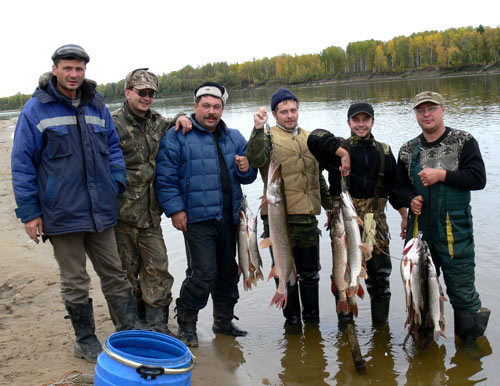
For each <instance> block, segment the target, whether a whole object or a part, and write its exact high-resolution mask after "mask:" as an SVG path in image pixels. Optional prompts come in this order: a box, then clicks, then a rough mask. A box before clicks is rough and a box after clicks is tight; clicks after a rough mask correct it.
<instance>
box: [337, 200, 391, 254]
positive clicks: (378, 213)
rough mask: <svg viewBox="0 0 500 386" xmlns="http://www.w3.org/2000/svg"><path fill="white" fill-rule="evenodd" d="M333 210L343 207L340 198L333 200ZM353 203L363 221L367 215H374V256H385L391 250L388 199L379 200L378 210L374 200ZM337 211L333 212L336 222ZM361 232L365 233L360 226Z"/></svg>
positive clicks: (354, 201)
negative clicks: (386, 210)
mask: <svg viewBox="0 0 500 386" xmlns="http://www.w3.org/2000/svg"><path fill="white" fill-rule="evenodd" d="M332 202H333V208H334V209H337V208H340V207H341V200H340V197H339V196H335V197H333V198H332ZM352 202H353V204H354V207H355V209H356V214H357V215H358V217H359V218H361V220H363V219H364V217H365V214H367V213H373V218H374V219H375V223H376V224H377V227H376V234H375V245H374V250H373V253H374V254H384V253H386V250H387V249H388V248H389V241H390V239H391V236H390V233H389V225H387V218H386V216H385V207H386V205H387V198H379V199H378V208H377V210H375V211H374V210H373V198H352ZM334 217H335V210H334V211H333V217H332V221H335V218H334ZM360 232H361V233H363V227H361V226H360Z"/></svg>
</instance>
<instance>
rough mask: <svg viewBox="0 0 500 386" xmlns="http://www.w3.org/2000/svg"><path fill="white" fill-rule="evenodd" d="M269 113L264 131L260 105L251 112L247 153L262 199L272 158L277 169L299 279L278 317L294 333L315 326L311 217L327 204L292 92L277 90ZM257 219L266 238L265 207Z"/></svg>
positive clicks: (314, 227) (316, 262) (315, 249)
mask: <svg viewBox="0 0 500 386" xmlns="http://www.w3.org/2000/svg"><path fill="white" fill-rule="evenodd" d="M271 111H272V114H273V116H274V118H275V120H276V125H275V126H273V127H271V128H264V126H265V124H266V122H267V111H266V108H265V107H259V108H258V110H257V112H256V113H255V114H254V129H253V131H252V134H251V135H250V140H249V141H248V149H247V153H246V154H247V157H248V159H249V161H250V164H251V165H252V166H253V167H254V168H259V170H260V174H261V177H262V181H263V182H264V196H265V195H266V191H267V183H268V181H267V178H268V169H269V164H270V161H271V156H274V157H275V158H274V160H275V162H276V163H277V164H280V165H281V175H282V177H283V180H284V184H283V185H284V188H285V196H286V202H287V210H288V225H289V229H290V237H291V242H292V247H293V257H294V261H295V266H296V269H297V279H298V280H297V284H295V285H290V283H288V288H287V293H288V295H287V302H286V306H285V308H283V316H284V317H285V327H286V328H291V329H292V330H294V329H296V328H297V327H298V326H300V325H301V322H302V320H304V322H309V323H313V324H317V323H318V322H319V277H320V275H319V271H320V269H321V264H320V257H319V234H320V231H319V229H318V220H317V218H316V216H317V215H319V214H320V213H321V207H322V206H323V208H324V209H325V210H329V209H331V208H332V203H331V199H330V195H329V194H328V186H327V184H326V181H325V179H324V177H323V175H322V174H321V172H320V168H319V165H318V162H317V161H316V160H315V159H314V157H313V156H312V154H311V153H310V152H309V150H308V149H307V137H308V136H309V132H308V131H306V130H304V129H303V128H302V127H300V126H299V124H298V119H299V99H298V98H297V96H296V95H295V94H294V93H293V92H292V91H291V90H289V89H287V88H280V89H278V90H277V91H276V92H275V93H274V94H273V95H272V97H271ZM340 151H344V150H343V149H340ZM344 152H345V151H344ZM261 216H262V220H263V223H264V234H263V236H264V237H269V220H268V215H267V206H263V207H262V208H261ZM271 256H272V247H271ZM273 260H274V258H273ZM273 265H274V261H273Z"/></svg>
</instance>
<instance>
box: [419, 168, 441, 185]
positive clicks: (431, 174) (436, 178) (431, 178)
mask: <svg viewBox="0 0 500 386" xmlns="http://www.w3.org/2000/svg"><path fill="white" fill-rule="evenodd" d="M418 176H419V177H420V180H421V181H422V184H423V185H424V186H425V187H428V186H432V185H434V184H437V183H438V182H444V180H445V178H446V170H441V169H431V168H425V169H423V170H421V171H420V173H418Z"/></svg>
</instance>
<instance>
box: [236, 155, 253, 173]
mask: <svg viewBox="0 0 500 386" xmlns="http://www.w3.org/2000/svg"><path fill="white" fill-rule="evenodd" d="M234 159H235V160H236V166H237V168H238V170H239V171H240V172H241V173H246V172H248V169H250V163H249V162H248V158H247V157H245V156H244V155H235V156H234Z"/></svg>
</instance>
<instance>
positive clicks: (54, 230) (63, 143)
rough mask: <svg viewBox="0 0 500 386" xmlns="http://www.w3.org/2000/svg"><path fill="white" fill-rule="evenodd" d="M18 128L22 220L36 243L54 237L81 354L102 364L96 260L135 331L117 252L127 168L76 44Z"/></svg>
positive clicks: (123, 324)
mask: <svg viewBox="0 0 500 386" xmlns="http://www.w3.org/2000/svg"><path fill="white" fill-rule="evenodd" d="M52 60H53V63H54V64H53V66H52V72H51V73H46V74H43V75H42V76H41V77H40V80H39V86H38V87H37V89H36V90H35V92H34V94H33V97H32V98H31V99H30V100H29V101H28V102H27V103H26V105H25V106H24V108H23V110H22V112H21V115H20V116H19V120H18V122H17V126H16V130H15V134H14V145H13V148H12V184H13V188H14V195H15V198H16V203H17V209H16V215H17V217H19V218H20V219H21V221H22V222H23V223H24V224H25V228H26V233H27V234H28V236H29V237H30V238H31V239H32V240H33V241H35V242H36V243H37V244H38V242H39V237H42V240H43V241H45V240H46V239H49V240H50V242H51V244H52V246H53V248H54V256H55V258H56V261H57V263H58V265H59V269H60V277H61V295H62V299H63V301H64V304H65V306H66V309H67V311H68V313H69V316H70V318H71V323H72V325H73V328H74V330H75V335H76V342H75V347H74V354H75V356H78V357H81V358H84V359H86V360H88V361H90V362H95V361H96V359H97V356H98V355H99V353H100V352H101V350H102V348H101V344H100V343H99V340H98V339H97V337H96V335H95V325H94V316H93V309H92V299H91V298H89V284H90V277H89V275H88V274H87V271H86V268H85V264H86V255H88V257H89V259H90V261H91V262H92V265H93V266H94V269H95V271H96V272H97V274H98V275H99V278H100V280H101V287H102V291H103V293H104V296H105V298H106V301H107V302H108V308H109V311H110V314H111V317H112V320H113V322H114V324H115V327H116V329H117V330H124V329H130V328H133V327H134V326H135V321H136V318H137V309H136V305H135V299H134V296H133V293H132V287H131V285H130V283H129V281H128V280H127V276H126V273H125V271H124V270H123V269H122V266H121V261H120V258H119V256H118V252H117V248H116V240H115V235H114V230H113V227H114V225H115V224H116V220H117V217H118V204H117V201H116V196H117V194H118V193H120V192H123V191H124V190H125V184H126V182H125V163H124V162H123V156H122V152H121V150H120V139H119V137H118V135H117V133H116V130H115V126H114V124H113V119H112V118H111V115H110V114H109V111H108V109H107V108H106V106H105V105H104V100H103V98H102V96H101V95H100V94H99V93H98V92H97V91H96V84H95V83H94V82H93V81H90V80H87V79H85V70H86V65H87V63H88V62H89V60H90V59H89V56H88V54H87V53H86V52H85V50H84V49H83V48H82V47H80V46H78V45H74V44H67V45H64V46H62V47H59V48H58V49H57V50H56V51H55V52H54V54H53V55H52Z"/></svg>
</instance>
